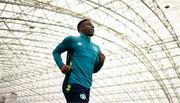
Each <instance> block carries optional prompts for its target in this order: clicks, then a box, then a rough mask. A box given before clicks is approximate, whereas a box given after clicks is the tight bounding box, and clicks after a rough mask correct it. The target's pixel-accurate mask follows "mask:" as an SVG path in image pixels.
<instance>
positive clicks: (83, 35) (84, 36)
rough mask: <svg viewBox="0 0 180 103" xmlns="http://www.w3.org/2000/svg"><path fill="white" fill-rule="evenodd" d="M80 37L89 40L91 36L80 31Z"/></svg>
mask: <svg viewBox="0 0 180 103" xmlns="http://www.w3.org/2000/svg"><path fill="white" fill-rule="evenodd" d="M80 37H82V38H84V39H85V40H88V41H91V37H90V36H87V35H85V34H83V33H80Z"/></svg>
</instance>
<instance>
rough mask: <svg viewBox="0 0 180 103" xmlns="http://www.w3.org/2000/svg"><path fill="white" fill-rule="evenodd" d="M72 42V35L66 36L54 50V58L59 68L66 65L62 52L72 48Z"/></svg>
mask: <svg viewBox="0 0 180 103" xmlns="http://www.w3.org/2000/svg"><path fill="white" fill-rule="evenodd" d="M71 44H72V36H68V37H66V38H65V39H64V40H63V41H62V42H61V43H60V44H59V45H58V46H57V47H56V48H55V49H54V51H53V53H52V55H53V57H54V60H55V62H56V64H57V66H58V67H59V68H61V66H62V65H64V63H63V61H62V58H61V53H63V52H65V51H67V50H69V49H71V48H72V47H71Z"/></svg>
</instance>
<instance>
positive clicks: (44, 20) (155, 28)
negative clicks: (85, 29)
mask: <svg viewBox="0 0 180 103" xmlns="http://www.w3.org/2000/svg"><path fill="white" fill-rule="evenodd" d="M83 18H90V19H91V20H92V21H93V23H94V25H95V30H96V31H95V33H96V35H95V36H94V37H93V41H94V42H95V43H97V44H98V45H100V47H101V50H102V52H104V53H105V55H106V61H105V64H104V66H103V68H102V69H101V71H100V72H98V73H97V74H94V78H93V86H92V88H91V97H90V103H179V102H180V40H179V37H180V28H178V27H180V1H179V0H0V97H3V96H5V97H8V96H9V95H10V93H16V94H17V96H18V97H17V98H18V99H17V102H18V103H64V102H65V99H64V96H63V94H62V90H61V85H62V81H63V78H64V75H63V74H62V73H61V72H60V71H59V69H58V68H57V66H56V65H55V62H54V60H53V58H52V51H53V49H54V48H55V47H56V46H57V44H58V43H60V42H61V41H62V40H63V38H64V37H66V36H68V35H78V32H77V30H76V25H77V23H78V22H79V21H80V20H81V19H83ZM63 58H65V54H64V55H63ZM63 60H65V59H63ZM7 102H8V98H7Z"/></svg>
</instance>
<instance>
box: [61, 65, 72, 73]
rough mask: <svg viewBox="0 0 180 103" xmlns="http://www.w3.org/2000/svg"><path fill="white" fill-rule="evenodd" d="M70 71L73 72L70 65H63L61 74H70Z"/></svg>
mask: <svg viewBox="0 0 180 103" xmlns="http://www.w3.org/2000/svg"><path fill="white" fill-rule="evenodd" d="M70 71H71V67H70V65H63V66H62V67H61V72H62V73H63V74H68V73H69V72H70Z"/></svg>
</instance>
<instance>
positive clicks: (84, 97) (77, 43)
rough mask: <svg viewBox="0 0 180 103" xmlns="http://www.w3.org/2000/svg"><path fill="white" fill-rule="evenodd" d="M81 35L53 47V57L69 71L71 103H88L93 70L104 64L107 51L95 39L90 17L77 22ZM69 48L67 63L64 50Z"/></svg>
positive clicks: (66, 83) (67, 91) (65, 85)
mask: <svg viewBox="0 0 180 103" xmlns="http://www.w3.org/2000/svg"><path fill="white" fill-rule="evenodd" d="M77 30H78V32H79V33H80V36H68V37H66V38H65V39H64V40H63V41H62V42H61V43H60V44H59V45H58V46H57V47H56V48H55V49H54V51H53V57H54V60H55V62H56V64H57V66H58V67H59V68H60V70H61V72H62V73H63V74H65V75H66V76H65V79H64V82H63V88H62V89H63V93H64V95H65V98H66V101H67V103H79V102H81V103H88V102H89V95H90V88H91V85H92V74H93V73H97V72H98V71H99V70H100V69H101V67H102V66H103V64H104V60H105V55H104V54H103V53H102V52H101V50H100V48H99V46H98V45H96V44H94V43H93V42H92V41H91V37H92V36H93V35H94V26H93V24H92V22H91V20H90V19H84V20H81V21H80V22H79V23H78V25H77ZM65 51H67V60H66V64H64V63H63V61H62V58H61V54H62V53H63V52H65Z"/></svg>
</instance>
